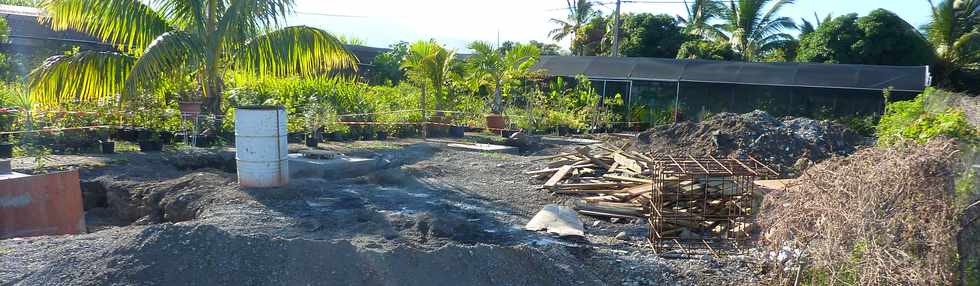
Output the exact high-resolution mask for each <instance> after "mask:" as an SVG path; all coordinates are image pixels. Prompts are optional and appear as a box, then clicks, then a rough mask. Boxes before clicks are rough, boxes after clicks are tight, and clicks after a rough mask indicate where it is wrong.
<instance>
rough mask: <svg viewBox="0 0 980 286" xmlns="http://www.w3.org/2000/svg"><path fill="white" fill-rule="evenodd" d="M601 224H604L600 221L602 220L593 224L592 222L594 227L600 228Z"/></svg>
mask: <svg viewBox="0 0 980 286" xmlns="http://www.w3.org/2000/svg"><path fill="white" fill-rule="evenodd" d="M601 223H602V221H600V220H597V221H593V222H592V227H598V226H599V224H601Z"/></svg>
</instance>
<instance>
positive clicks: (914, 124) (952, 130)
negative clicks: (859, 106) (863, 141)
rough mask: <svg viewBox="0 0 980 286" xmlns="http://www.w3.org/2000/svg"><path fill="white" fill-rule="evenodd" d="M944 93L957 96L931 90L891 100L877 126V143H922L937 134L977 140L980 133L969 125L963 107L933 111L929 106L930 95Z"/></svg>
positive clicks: (935, 95)
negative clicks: (913, 96)
mask: <svg viewBox="0 0 980 286" xmlns="http://www.w3.org/2000/svg"><path fill="white" fill-rule="evenodd" d="M887 94H888V93H886V98H887V96H888V95H887ZM945 96H956V95H955V94H950V93H948V92H944V91H940V90H936V89H928V90H926V91H925V92H923V93H922V94H920V95H919V96H917V97H916V98H915V99H914V100H911V101H896V102H889V103H888V104H887V105H886V106H885V114H884V115H882V117H881V121H879V123H878V126H877V127H876V133H877V135H878V144H883V145H891V144H894V143H896V142H899V141H901V140H903V139H908V140H914V141H917V142H920V143H921V142H925V141H928V140H929V139H931V138H933V137H937V136H945V137H950V138H954V139H959V140H962V141H965V142H967V143H975V141H977V139H978V138H980V137H978V136H980V134H978V131H977V129H976V128H974V127H973V126H972V125H970V123H969V121H968V120H967V119H966V115H965V113H964V112H963V111H962V110H957V109H954V108H945V109H943V110H938V111H933V110H930V109H929V108H928V106H927V102H928V101H930V97H945Z"/></svg>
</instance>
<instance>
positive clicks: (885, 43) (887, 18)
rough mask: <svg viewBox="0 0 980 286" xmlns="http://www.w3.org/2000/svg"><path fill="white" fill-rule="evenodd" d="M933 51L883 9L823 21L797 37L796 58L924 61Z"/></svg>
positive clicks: (877, 62)
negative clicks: (864, 14) (863, 14)
mask: <svg viewBox="0 0 980 286" xmlns="http://www.w3.org/2000/svg"><path fill="white" fill-rule="evenodd" d="M934 58H935V57H934V55H933V52H932V50H931V48H930V47H929V43H928V42H927V41H926V39H925V38H924V37H923V36H922V35H921V34H919V32H918V31H916V29H915V28H914V27H912V26H911V25H909V24H908V23H907V22H905V21H904V20H902V19H901V18H900V17H898V15H895V14H894V13H892V12H889V11H887V10H884V9H878V10H874V11H872V12H871V13H870V14H868V15H867V16H864V17H860V18H858V17H857V14H848V15H844V16H840V17H837V18H836V19H834V20H833V21H830V22H827V23H824V24H823V25H820V27H818V28H817V29H816V31H814V32H812V33H809V34H807V35H805V36H803V38H802V39H801V40H800V49H799V55H798V57H797V60H798V61H801V62H821V63H840V64H871V65H927V64H931V63H932V62H933V61H934Z"/></svg>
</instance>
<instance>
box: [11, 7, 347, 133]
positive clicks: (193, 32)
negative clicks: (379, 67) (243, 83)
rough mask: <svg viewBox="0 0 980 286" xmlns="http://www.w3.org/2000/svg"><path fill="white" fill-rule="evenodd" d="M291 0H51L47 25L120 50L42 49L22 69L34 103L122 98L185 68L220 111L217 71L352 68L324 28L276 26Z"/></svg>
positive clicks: (212, 109)
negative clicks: (39, 58)
mask: <svg viewBox="0 0 980 286" xmlns="http://www.w3.org/2000/svg"><path fill="white" fill-rule="evenodd" d="M292 5H293V1H288V0H270V1H230V2H229V1H219V0H205V1H177V0H161V1H153V3H144V2H143V1H132V0H51V1H44V2H42V5H41V8H42V9H43V10H44V12H45V14H46V16H47V17H46V20H47V22H48V23H49V24H50V26H51V27H52V28H53V29H55V30H58V31H61V30H76V31H80V32H83V33H86V34H89V35H91V36H93V37H95V38H98V39H100V40H102V41H103V42H106V43H109V44H111V45H114V46H116V47H117V48H118V50H119V52H97V51H82V52H79V53H77V54H74V55H64V56H58V57H53V58H50V59H49V60H48V61H47V62H46V63H45V64H43V65H42V66H40V67H39V68H37V69H35V70H34V71H33V72H32V73H31V75H30V77H29V80H30V86H31V92H32V93H33V95H34V96H35V99H36V100H37V101H38V103H41V104H44V105H54V104H58V103H62V102H71V101H76V100H82V101H93V100H102V99H105V98H111V97H115V96H117V95H119V94H123V95H124V96H123V97H122V98H123V99H124V100H125V101H124V102H127V103H128V102H131V101H132V100H133V99H134V98H135V97H136V96H135V95H137V94H141V93H144V92H146V91H154V90H156V89H157V88H158V87H159V86H158V84H159V83H160V82H161V81H160V80H159V79H160V78H168V77H173V76H184V75H186V74H188V73H192V74H194V75H195V76H194V77H193V78H194V79H196V80H197V81H198V84H199V86H200V88H201V93H200V94H201V95H202V96H204V99H205V105H204V108H205V112H209V113H212V114H219V113H220V112H221V108H220V107H221V106H220V104H221V96H222V94H223V93H222V89H223V86H224V84H223V83H222V81H223V78H222V77H223V75H224V72H225V71H226V70H236V71H240V72H248V73H252V74H256V75H276V76H291V75H302V76H307V77H311V76H318V75H323V74H327V73H328V72H330V71H332V70H348V69H355V68H356V65H355V63H356V59H355V58H354V57H353V55H351V54H350V53H349V52H347V51H346V50H345V49H344V48H343V46H342V45H341V43H340V41H339V40H338V39H337V38H336V37H334V36H333V35H331V34H329V33H327V32H325V31H323V30H320V29H316V28H311V27H306V26H291V27H283V26H282V25H281V24H282V23H283V20H284V19H285V17H286V16H287V15H288V13H290V12H289V11H290V10H291V8H292Z"/></svg>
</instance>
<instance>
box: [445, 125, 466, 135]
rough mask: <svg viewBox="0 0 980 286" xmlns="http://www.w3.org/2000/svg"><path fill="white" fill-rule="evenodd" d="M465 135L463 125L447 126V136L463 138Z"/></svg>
mask: <svg viewBox="0 0 980 286" xmlns="http://www.w3.org/2000/svg"><path fill="white" fill-rule="evenodd" d="M465 135H466V127H463V126H451V127H449V136H450V137H453V138H463V136H465Z"/></svg>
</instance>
